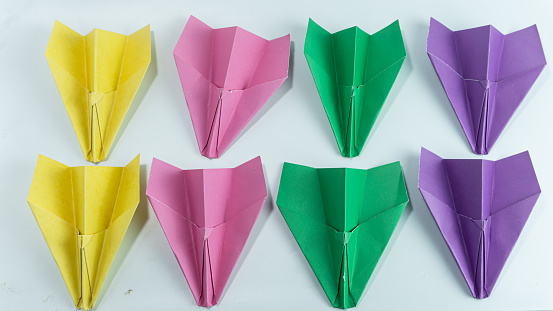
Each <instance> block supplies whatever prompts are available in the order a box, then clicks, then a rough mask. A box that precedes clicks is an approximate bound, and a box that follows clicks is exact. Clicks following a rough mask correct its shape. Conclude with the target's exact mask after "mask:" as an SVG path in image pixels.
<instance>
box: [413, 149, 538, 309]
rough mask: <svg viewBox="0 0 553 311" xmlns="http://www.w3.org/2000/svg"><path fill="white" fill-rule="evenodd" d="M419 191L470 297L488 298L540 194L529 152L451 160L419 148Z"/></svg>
mask: <svg viewBox="0 0 553 311" xmlns="http://www.w3.org/2000/svg"><path fill="white" fill-rule="evenodd" d="M419 190H420V191H421V193H422V196H423V197H424V200H425V201H426V204H427V205H428V208H429V209H430V212H431V213H432V216H434V220H436V224H437V225H438V227H439V228H440V231H441V232H442V235H443V236H444V239H445V241H446V243H447V245H448V246H449V249H450V250H451V253H452V254H453V257H455V260H456V261H457V264H458V265H459V268H460V269H461V272H462V273H463V276H464V277H465V280H466V281H467V284H468V286H469V287H470V290H471V292H472V295H473V296H474V297H475V298H479V299H481V298H486V297H488V296H489V295H490V293H491V291H492V289H493V287H494V285H495V282H496V281H497V278H498V277H499V274H500V273H501V270H502V269H503V266H504V265H505V262H506V261H507V258H508V257H509V254H510V253H511V251H512V250H513V247H514V246H515V243H516V241H517V239H518V237H519V235H520V232H521V231H522V228H523V227H524V224H525V223H526V220H527V219H528V216H530V212H532V208H533V207H534V205H535V204H536V201H537V200H538V197H539V195H540V193H541V190H540V186H539V184H538V179H537V178H536V174H535V172H534V167H533V166H532V161H531V160H530V155H529V154H528V151H526V152H523V153H519V154H517V155H514V156H510V157H508V158H505V159H502V160H499V161H488V160H478V159H474V160H452V159H451V160H450V159H442V158H440V157H439V156H437V155H435V154H434V153H432V152H430V151H428V150H426V149H424V148H422V150H421V158H420V169H419Z"/></svg>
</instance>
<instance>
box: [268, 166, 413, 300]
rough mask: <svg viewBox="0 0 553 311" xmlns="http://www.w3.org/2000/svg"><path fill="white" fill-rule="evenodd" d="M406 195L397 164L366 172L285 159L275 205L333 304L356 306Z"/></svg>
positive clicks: (396, 220)
mask: <svg viewBox="0 0 553 311" xmlns="http://www.w3.org/2000/svg"><path fill="white" fill-rule="evenodd" d="M408 201H409V198H408V196H407V190H406V189H405V181H404V179H403V173H402V171H401V165H400V164H399V162H395V163H390V164H387V165H383V166H379V167H375V168H372V169H369V170H360V169H351V168H328V169H315V168H311V167H307V166H302V165H297V164H291V163H284V167H283V169H282V176H281V178H280V187H279V190H278V198H277V205H278V208H279V209H280V212H281V213H282V216H283V217H284V219H285V220H286V223H287V224H288V227H290V231H292V234H293V235H294V238H295V239H296V241H297V242H298V245H299V246H300V248H301V250H302V251H303V254H304V255H305V258H306V259H307V261H308V262H309V264H310V265H311V268H312V269H313V272H314V273H315V275H316V276H317V279H318V280H319V282H320V283H321V286H322V287H323V289H324V291H325V293H326V295H327V297H328V299H329V300H330V303H331V304H332V305H333V306H334V307H336V308H342V309H347V308H351V307H355V305H356V304H357V302H358V301H359V298H360V297H361V295H362V294H363V291H364V289H365V287H366V286H367V283H368V281H369V278H370V277H371V274H372V273H373V270H374V268H375V267H376V264H377V263H378V260H379V259H380V256H381V255H382V253H383V252H384V248H385V247H386V244H388V241H389V239H390V237H391V235H392V233H393V232H394V229H395V227H396V225H397V222H398V221H399V218H400V217H401V214H402V213H403V210H404V209H405V206H406V205H407V202H408Z"/></svg>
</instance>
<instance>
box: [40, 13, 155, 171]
mask: <svg viewBox="0 0 553 311" xmlns="http://www.w3.org/2000/svg"><path fill="white" fill-rule="evenodd" d="M46 59H47V60H48V64H49V65H50V70H51V71H52V75H53V76H54V79H55V80H56V84H57V86H58V90H59V92H60V95H61V98H62V100H63V103H64V105H65V109H66V110H67V114H68V115H69V119H70V120H71V124H72V125H73V129H74V130H75V134H76V135H77V138H78V140H79V144H80V145H81V149H82V151H83V154H84V156H85V158H86V160H87V161H90V162H100V161H103V160H104V159H105V158H106V156H107V155H108V153H109V150H110V149H111V146H112V144H113V141H114V140H115V136H116V135H117V131H118V130H119V127H120V126H121V123H122V122H123V119H124V118H125V115H126V113H127V111H128V110H129V107H130V105H131V102H132V100H133V98H134V96H135V94H136V92H137V91H138V87H139V86H140V83H141V82H142V79H143V78H144V75H145V73H146V70H147V69H148V66H149V64H150V60H151V40H150V26H149V25H148V26H146V27H144V28H142V29H140V30H138V31H137V32H135V33H133V34H131V35H129V36H125V35H121V34H117V33H113V32H109V31H105V30H99V29H94V30H93V31H92V32H90V33H89V34H87V35H86V36H82V35H80V34H78V33H77V32H75V31H73V30H72V29H71V28H69V27H67V26H65V25H64V24H62V23H60V22H58V21H56V22H55V24H54V29H53V30H52V35H51V36H50V40H49V41H48V46H47V47H46Z"/></svg>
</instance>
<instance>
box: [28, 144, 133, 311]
mask: <svg viewBox="0 0 553 311" xmlns="http://www.w3.org/2000/svg"><path fill="white" fill-rule="evenodd" d="M139 176H140V156H137V157H136V158H135V159H134V160H132V161H131V162H130V163H129V164H128V165H127V166H126V167H105V166H104V167H102V166H79V167H69V166H66V165H64V164H62V163H59V162H56V161H54V160H52V159H50V158H47V157H45V156H42V155H39V157H38V163H37V165H36V169H35V174H34V176H33V182H32V185H31V190H30V191H29V197H28V198H27V201H28V202H29V206H31V210H32V211H33V214H34V215H35V218H36V221H37V223H38V225H39V227H40V230H41V231H42V234H43V235H44V238H45V240H46V243H47V244H48V247H49V248H50V251H51V252H52V255H53V256H54V259H55V260H56V263H57V265H58V267H59V269H60V271H61V275H62V277H63V279H64V280H65V284H66V285H67V288H68V289H69V293H70V294H71V297H72V298H73V302H74V303H75V306H76V307H77V308H79V309H83V310H89V309H91V308H92V307H94V303H95V302H96V299H97V298H98V294H99V293H100V289H101V288H102V284H103V283H104V280H105V278H106V275H107V273H108V271H109V268H110V266H111V263H112V262H113V258H114V257H115V254H116V253H117V249H118V248H119V245H120V244H121V241H122V240H123V236H124V235H125V232H126V231H127V228H128V226H129V224H130V222H131V219H132V216H133V215H134V211H135V210H136V207H137V206H138V202H139V201H140V183H139Z"/></svg>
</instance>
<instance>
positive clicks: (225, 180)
mask: <svg viewBox="0 0 553 311" xmlns="http://www.w3.org/2000/svg"><path fill="white" fill-rule="evenodd" d="M146 195H147V196H148V199H149V200H150V203H151V204H152V207H153V209H154V211H155V213H156V215H157V218H158V219H159V222H160V223H161V227H162V228H163V231H164V232H165V235H166V237H167V240H169V244H170V245H171V248H172V249H173V252H174V253H175V257H176V258H177V261H178V262H179V265H180V267H181V269H182V272H183V273H184V276H185V277H186V280H187V282H188V285H189V286H190V289H191V291H192V295H194V299H195V300H196V303H197V304H198V305H200V306H204V307H210V306H213V305H215V304H217V302H218V301H219V299H220V298H221V294H222V293H223V290H224V288H225V285H226V283H227V281H228V278H229V276H230V274H231V272H232V269H233V268H234V266H235V265H236V261H237V260H238V257H240V253H241V252H242V249H243V248H244V245H245V244H246V240H247V239H248V236H249V235H250V232H251V230H252V227H253V225H254V223H255V221H256V219H257V216H258V215H259V212H260V211H261V207H262V206H263V203H264V202H265V199H266V198H267V188H266V186H265V177H264V175H263V167H262V165H261V158H260V157H257V158H255V159H252V160H250V161H248V162H246V163H244V164H242V165H240V166H238V167H236V168H223V169H196V170H181V169H179V168H177V167H174V166H172V165H170V164H167V163H165V162H163V161H161V160H158V159H156V158H154V160H153V162H152V169H151V171H150V180H149V181H148V189H147V190H146Z"/></svg>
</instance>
